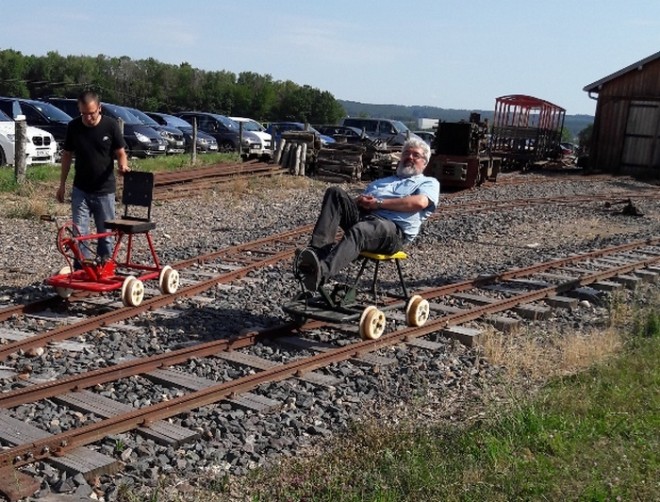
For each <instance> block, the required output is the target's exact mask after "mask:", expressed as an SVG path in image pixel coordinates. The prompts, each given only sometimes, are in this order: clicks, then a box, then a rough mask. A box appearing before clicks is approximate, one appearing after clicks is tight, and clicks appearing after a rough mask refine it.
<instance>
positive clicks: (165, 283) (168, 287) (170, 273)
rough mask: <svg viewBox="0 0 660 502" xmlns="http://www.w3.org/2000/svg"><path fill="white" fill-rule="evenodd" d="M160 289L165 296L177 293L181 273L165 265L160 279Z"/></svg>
mask: <svg viewBox="0 0 660 502" xmlns="http://www.w3.org/2000/svg"><path fill="white" fill-rule="evenodd" d="M158 288H159V289H160V292H161V293H163V294H164V295H171V294H173V293H176V290H177V289H179V272H177V271H176V270H174V269H173V268H172V267H170V266H169V265H165V266H164V267H163V269H162V270H161V271H160V275H159V277H158Z"/></svg>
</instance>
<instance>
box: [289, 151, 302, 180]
mask: <svg viewBox="0 0 660 502" xmlns="http://www.w3.org/2000/svg"><path fill="white" fill-rule="evenodd" d="M301 149H302V147H301V145H300V144H297V145H296V149H295V150H294V151H293V154H292V155H291V160H292V162H291V164H292V166H293V174H294V175H296V176H300V151H301Z"/></svg>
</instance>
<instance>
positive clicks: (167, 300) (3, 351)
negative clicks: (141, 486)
mask: <svg viewBox="0 0 660 502" xmlns="http://www.w3.org/2000/svg"><path fill="white" fill-rule="evenodd" d="M651 196H652V197H657V194H652V195H651ZM637 197H645V198H648V197H649V194H648V193H636V192H626V191H622V192H621V193H619V194H615V195H614V196H612V195H608V196H599V195H594V196H587V197H580V198H578V199H576V198H575V197H552V198H537V199H525V200H513V201H486V202H479V203H470V204H461V205H457V206H442V207H441V208H440V210H439V211H438V212H437V213H436V214H435V215H434V217H446V216H448V215H450V214H452V213H453V212H463V211H468V212H479V211H492V210H505V209H511V208H516V207H521V206H525V205H529V204H546V203H552V204H570V205H576V204H577V205H579V204H585V203H593V202H610V203H611V202H613V201H620V200H621V199H633V200H634V199H635V198H637ZM310 231H311V225H308V226H304V227H300V228H297V229H293V230H291V231H288V232H283V233H281V234H278V235H275V236H272V237H269V238H265V239H260V240H258V241H254V242H250V243H246V244H242V245H239V246H233V247H230V248H225V249H222V250H219V251H217V252H214V253H208V254H206V255H203V256H198V257H195V258H191V259H188V260H183V261H181V262H178V263H175V264H173V266H174V267H175V268H177V269H178V270H179V271H180V272H181V275H182V288H181V289H180V290H179V291H177V293H176V294H174V295H160V294H159V293H158V292H157V291H152V292H151V297H148V298H147V299H146V300H145V301H144V303H143V304H141V305H140V306H139V307H134V308H127V307H123V306H121V304H119V302H114V301H113V300H112V299H108V298H105V299H101V300H102V301H98V300H99V298H89V297H87V296H85V295H77V296H73V297H72V298H71V301H70V302H67V304H66V309H65V310H66V314H67V315H66V317H65V319H64V320H62V319H58V318H57V316H55V317H54V318H52V319H46V318H45V317H44V316H40V315H39V313H40V312H44V311H47V310H50V311H51V312H52V311H57V309H58V306H59V307H61V306H62V300H61V299H60V298H58V297H51V298H44V299H41V300H38V301H36V302H31V303H29V304H25V305H12V306H8V307H5V308H4V309H0V321H2V322H3V323H8V324H4V326H0V338H3V339H4V340H5V341H6V342H7V343H4V344H3V345H0V361H7V360H10V359H11V358H12V357H13V355H14V354H16V353H17V352H25V351H29V350H32V349H39V348H44V347H47V348H49V347H52V346H53V345H54V342H62V341H65V340H69V339H71V338H74V337H76V336H79V335H84V334H87V333H91V332H93V331H94V330H97V329H101V328H106V327H109V326H117V325H122V327H123V328H124V329H128V332H130V326H128V327H126V326H123V325H124V324H125V323H130V322H132V320H139V319H140V318H141V317H144V316H145V315H149V316H158V315H159V312H161V311H162V312H165V315H166V316H167V315H174V313H175V311H176V308H170V307H172V306H175V304H183V305H180V306H182V309H185V308H186V307H185V305H186V304H185V302H187V301H202V300H201V297H202V295H204V294H205V293H206V292H207V291H209V290H211V289H212V288H214V287H217V286H218V285H222V284H229V283H231V282H233V281H235V280H236V279H240V278H242V277H245V276H246V275H247V274H249V272H251V271H253V270H257V269H260V268H263V267H267V266H269V265H274V264H276V263H278V262H281V261H282V260H288V259H290V258H291V257H292V255H293V252H294V251H295V249H296V248H298V247H300V246H301V245H302V244H304V242H306V240H307V238H308V236H309V233H310ZM658 245H659V244H658V242H657V241H645V242H638V243H631V244H629V245H626V246H618V247H617V248H613V249H609V250H601V251H597V252H595V253H591V254H590V255H589V256H587V255H584V256H581V257H570V258H567V259H566V260H556V261H555V262H551V263H544V264H539V265H538V266H536V267H535V268H532V267H530V268H529V269H520V270H512V271H509V272H506V273H502V274H498V275H497V276H490V277H488V278H484V277H480V278H475V279H474V280H470V281H464V282H461V283H456V284H450V285H446V286H442V287H441V288H435V289H433V290H424V291H421V292H419V293H421V294H422V296H424V298H426V299H428V300H429V301H430V302H431V306H432V316H431V320H430V321H429V322H428V323H427V324H426V325H425V326H423V327H422V328H408V327H406V326H405V320H404V318H405V316H402V315H399V316H397V314H396V313H395V315H394V317H392V318H391V319H389V318H388V332H387V333H386V334H385V335H384V336H383V337H381V339H379V340H375V341H372V342H361V341H359V336H358V335H357V330H356V329H355V327H350V326H339V327H332V326H327V325H323V324H322V323H319V322H313V323H307V324H306V325H305V326H303V327H298V326H296V325H295V324H294V323H285V324H282V325H276V326H272V327H270V328H267V329H260V330H254V329H248V330H247V331H246V332H241V330H240V329H239V330H234V332H233V333H232V334H227V335H224V336H225V338H223V339H220V340H216V341H213V342H208V343H199V344H197V345H195V346H191V347H183V348H178V349H174V350H171V351H169V352H167V353H165V354H151V355H145V356H144V357H139V358H138V359H136V360H134V361H126V362H119V363H117V364H112V366H108V367H98V368H92V367H91V366H90V368H89V371H82V372H80V373H77V374H75V375H66V376H62V377H60V378H57V380H55V381H53V382H45V383H34V382H31V381H30V379H29V376H28V379H27V380H26V381H25V383H24V385H26V386H25V387H24V388H18V389H13V390H9V391H7V390H5V392H4V393H3V394H0V396H1V398H0V404H1V406H0V408H2V409H3V410H5V411H2V412H0V422H2V427H0V430H3V431H6V434H7V436H0V442H1V443H2V444H3V445H5V447H6V448H7V449H6V450H5V452H4V453H3V455H4V456H2V457H0V469H2V470H1V471H0V480H2V479H8V480H9V479H20V480H21V482H22V483H23V484H24V487H25V488H23V489H22V491H19V492H16V491H12V490H14V488H12V486H13V485H12V486H9V485H6V484H5V485H3V484H2V482H1V481H0V491H2V492H3V493H5V494H6V495H7V496H8V497H9V498H10V499H12V500H15V499H16V497H17V496H19V495H23V496H24V495H25V493H27V492H28V491H29V487H31V486H33V483H30V479H29V477H25V476H24V475H23V473H22V472H21V471H20V470H18V469H20V468H21V467H22V466H26V465H29V464H30V463H33V462H35V461H37V460H40V459H43V460H47V461H48V462H51V463H52V464H53V465H55V466H56V467H57V468H59V469H62V470H67V471H68V472H79V473H81V474H83V475H84V476H86V477H93V476H97V475H99V474H100V473H111V472H114V471H115V470H116V469H117V468H118V465H117V461H116V459H114V458H112V457H107V456H99V455H97V453H98V452H97V451H96V450H94V449H83V450H78V449H79V448H86V447H85V445H90V444H93V443H94V442H95V441H99V440H100V439H102V438H103V437H106V436H107V435H108V434H116V433H118V432H126V431H132V430H137V431H138V433H139V434H145V435H146V436H147V437H151V438H156V439H155V440H158V441H161V442H165V443H168V442H169V443H172V444H177V443H180V442H184V441H186V440H190V439H191V438H194V437H197V434H196V433H195V432H194V431H192V432H191V431H186V430H183V429H185V427H183V428H181V427H180V426H178V425H177V426H176V427H175V426H172V424H169V425H167V424H166V423H165V422H163V420H166V419H167V418H171V417H175V416H176V415H178V414H180V413H182V411H185V410H192V409H196V408H198V407H199V406H203V405H205V404H210V403H217V402H222V401H224V402H227V403H231V404H232V405H236V406H247V407H248V408H250V407H251V409H255V410H259V411H265V410H268V409H269V408H271V407H274V406H277V404H275V403H273V401H274V400H270V399H269V398H268V396H262V395H259V394H256V393H253V392H252V391H254V390H255V389H257V388H258V387H260V386H262V385H263V384H264V383H266V382H275V381H278V380H283V379H289V378H297V379H303V378H304V379H306V381H308V382H313V384H315V385H332V378H330V377H329V376H328V375H327V374H323V373H322V372H319V371H318V370H319V369H320V368H324V367H327V365H329V364H333V363H336V362H337V361H345V360H347V359H353V358H361V359H363V360H364V361H367V362H368V361H372V362H376V364H377V361H378V356H374V355H373V354H374V351H377V350H378V349H380V348H383V347H387V346H389V345H393V344H396V343H401V342H402V341H403V342H405V343H408V344H417V346H419V347H423V348H425V349H426V350H433V347H434V345H433V344H434V343H436V342H434V340H432V339H431V340H428V339H425V338H424V337H428V336H429V335H432V334H437V333H443V335H444V336H452V337H456V338H458V339H460V340H462V341H463V342H464V343H467V344H472V343H475V342H476V340H477V339H478V336H479V334H478V333H475V332H473V331H470V330H469V329H466V328H464V327H462V326H461V325H463V324H465V323H466V322H468V321H470V320H475V319H479V320H483V319H485V318H486V317H488V316H493V315H494V314H496V313H498V312H506V311H512V309H516V308H518V307H519V306H520V305H524V304H529V303H530V302H539V301H544V302H545V301H549V302H550V303H553V302H554V303H555V305H559V306H561V305H562V302H565V303H564V305H570V304H571V302H572V301H574V300H570V299H562V298H561V296H562V294H563V293H566V292H569V291H574V290H575V289H576V288H577V289H579V288H580V287H581V286H584V285H589V284H594V283H599V282H603V281H606V279H607V278H610V277H617V278H618V279H617V280H619V284H621V283H626V282H627V283H633V282H634V281H635V280H641V278H648V277H653V276H654V274H656V273H657V272H658V271H657V270H656V266H657V260H658V256H660V252H659V250H658ZM640 250H642V251H640ZM580 260H582V261H580ZM608 260H609V263H608ZM578 263H583V264H584V265H578ZM562 268H563V269H564V270H560V269H562ZM566 268H572V269H573V271H571V270H565V269H566ZM579 269H582V270H581V271H580V272H579V273H578V272H577V270H579ZM640 270H642V272H645V273H640V272H639V271H640ZM631 271H638V272H636V273H635V274H636V278H635V277H633V276H630V277H627V276H628V275H629V274H630V273H631ZM540 274H541V275H540ZM543 274H544V275H543ZM576 274H577V275H576ZM562 275H563V276H564V279H565V280H563V279H561V278H558V277H561V276H562ZM553 276H555V277H553ZM521 279H522V280H521ZM542 283H545V285H543V286H542ZM525 284H527V286H528V287H527V288H526V287H524V285H525ZM602 287H609V288H613V287H616V286H615V285H613V284H609V285H608V284H605V285H604V286H602ZM515 290H517V293H516V294H514V292H515ZM148 296H149V292H148ZM556 297H560V298H559V299H557V298H556ZM203 301H213V297H210V299H209V298H207V299H206V300H203ZM381 301H382V303H383V304H387V303H390V302H396V301H397V300H396V299H395V298H391V299H388V298H383V299H382V300H381ZM543 312H545V310H544V309H542V308H540V307H539V306H538V305H535V306H534V308H527V307H525V308H519V314H517V315H519V316H542V315H544V314H543ZM72 313H73V314H75V318H74V317H73V316H72V315H70V314H72ZM35 314H36V315H35ZM87 314H92V315H91V316H89V315H87ZM30 316H32V317H30ZM24 317H25V318H26V319H28V320H27V321H25V324H24V325H23V324H22V323H23V318H24ZM35 319H37V320H38V322H37V323H35ZM504 319H505V318H504V317H501V316H500V317H497V316H496V317H494V318H492V319H490V321H493V322H494V323H495V324H496V326H498V327H499V328H501V329H504V328H505V327H506V321H504ZM5 326H6V327H5ZM24 328H25V329H24ZM319 330H324V336H323V342H320V341H319V339H318V338H315V337H314V334H315V333H316V332H318V331H319ZM328 340H333V341H337V342H339V341H342V340H343V343H346V341H347V340H349V341H350V343H349V344H348V345H345V346H344V345H341V344H335V345H333V344H332V343H330V344H328ZM273 341H278V342H279V343H282V344H283V346H287V347H297V349H292V352H291V355H290V359H291V360H290V361H286V362H284V363H283V362H282V361H264V360H259V359H258V358H255V357H253V356H252V355H251V354H249V350H250V349H251V348H253V347H255V345H257V344H263V343H273ZM339 349H341V350H339ZM58 350H67V349H66V348H61V349H58ZM300 350H302V351H303V352H304V353H305V354H307V353H312V354H313V355H305V356H300V355H294V354H297V351H300ZM242 351H248V353H247V354H243V355H241V353H242ZM219 354H221V355H222V356H219ZM331 354H332V355H331ZM208 357H213V358H215V359H218V358H219V359H222V360H226V361H230V362H232V364H239V365H243V366H245V367H246V368H248V369H245V370H242V376H241V377H240V378H238V379H236V380H235V381H233V380H232V381H226V382H216V381H209V380H208V379H203V378H196V377H190V376H188V377H184V376H181V373H184V375H185V371H183V370H182V369H179V368H173V366H177V365H179V366H181V365H184V366H185V363H186V362H187V361H190V360H191V359H196V358H208ZM314 358H315V359H314ZM105 365H106V366H107V362H106V363H105ZM255 371H256V373H255ZM135 375H142V376H143V377H144V378H145V379H151V380H153V381H157V382H159V383H160V384H162V385H168V386H174V387H178V388H180V389H185V392H186V394H185V395H183V396H178V397H171V398H170V399H169V400H168V401H166V402H165V401H164V402H162V403H159V404H157V405H153V407H151V406H149V407H144V408H140V409H130V410H127V409H126V408H125V407H126V405H125V403H119V404H117V403H115V402H108V401H105V400H103V399H100V398H98V397H94V396H93V395H90V394H94V392H92V390H90V389H93V390H96V387H99V386H101V387H102V386H104V385H109V384H111V383H112V382H116V381H117V379H121V378H129V377H130V376H135ZM262 379H263V380H262ZM83 391H84V392H83ZM42 400H47V401H54V402H57V403H60V405H61V406H67V407H72V408H74V409H78V410H85V413H93V414H94V415H95V417H96V418H95V420H98V421H97V422H96V423H95V424H94V425H90V426H89V429H88V428H87V427H88V426H84V427H80V428H76V431H83V432H82V433H81V435H80V436H78V435H75V434H73V432H71V431H66V432H62V433H61V434H55V435H49V434H48V433H46V432H45V431H35V430H34V429H32V428H27V427H24V425H25V424H23V422H21V420H19V419H17V418H15V417H12V412H11V410H12V409H14V408H16V407H20V406H22V405H25V404H26V403H34V402H37V401H42ZM166 403H169V404H166ZM177 410H178V411H177ZM118 411H122V413H123V412H125V416H124V418H121V415H117V412H118ZM103 423H105V424H106V425H105V426H103V425H101V424H103ZM168 423H169V422H168ZM97 424H98V425H97ZM104 427H108V428H107V429H105V428H104ZM26 438H29V441H28V442H23V441H22V440H24V439H26Z"/></svg>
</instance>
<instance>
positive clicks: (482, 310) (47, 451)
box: [0, 256, 660, 467]
mask: <svg viewBox="0 0 660 502" xmlns="http://www.w3.org/2000/svg"><path fill="white" fill-rule="evenodd" d="M658 261H660V256H653V257H652V258H648V259H644V260H640V261H639V262H635V263H631V264H625V265H621V266H617V267H613V268H611V269H608V270H604V271H599V272H595V273H593V274H588V275H586V276H584V277H581V278H579V279H576V280H572V281H568V282H566V283H562V284H559V285H555V286H550V287H547V288H543V289H540V290H537V291H532V292H525V293H522V294H520V295H516V296H514V297H511V298H508V299H504V300H500V301H497V302H495V303H493V304H488V305H484V306H477V307H474V308H472V309H469V310H467V311H466V312H457V313H455V314H449V315H446V316H443V317H440V318H438V319H434V320H432V321H430V322H428V323H426V324H425V325H423V326H420V327H409V328H404V329H401V330H399V331H396V332H393V333H387V334H384V335H383V336H382V337H380V338H378V339H376V340H362V341H358V342H355V343H353V344H351V345H348V346H344V347H339V348H334V349H328V350H327V351H324V352H321V353H319V354H315V355H313V356H308V357H305V358H302V359H299V360H296V361H291V362H288V363H284V364H282V365H279V366H276V367H273V368H271V369H266V370H262V371H260V372H257V373H255V374H251V375H246V376H244V377H241V378H238V379H236V380H234V381H231V382H223V383H218V384H216V385H212V386H210V387H207V388H204V389H201V390H198V391H193V392H191V393H189V394H186V395H183V396H180V397H177V398H174V399H171V400H169V401H165V402H161V403H157V404H153V405H150V406H146V407H144V408H139V409H136V410H134V411H131V412H129V413H124V414H121V415H116V416H113V417H110V418H107V419H104V420H102V421H99V422H96V423H93V424H88V425H85V426H82V427H79V428H76V429H74V430H70V431H66V432H63V433H60V434H56V435H53V436H50V437H47V438H44V439H39V440H36V441H34V442H31V443H28V444H24V445H18V446H15V447H12V448H9V449H8V450H6V451H4V452H0V467H8V466H14V467H18V466H21V465H26V464H29V463H32V462H34V461H35V460H41V459H44V458H47V457H49V456H50V455H51V454H54V455H61V454H64V453H66V452H68V451H70V450H72V449H74V448H77V447H80V446H84V445H87V444H90V443H93V442H95V441H98V440H100V439H103V438H104V437H106V436H108V435H111V434H119V433H124V432H128V431H130V430H132V429H135V428H137V427H140V426H147V427H148V425H149V423H151V422H153V421H156V420H163V419H167V418H170V417H172V416H175V415H177V414H179V413H182V412H185V411H190V410H192V409H196V408H199V407H201V406H206V405H209V404H213V403H215V402H217V401H219V400H222V399H225V398H229V397H232V396H234V395H236V394H238V393H241V392H246V391H249V390H252V389H254V388H256V387H258V386H259V385H262V384H264V383H273V382H278V381H281V380H284V379H287V378H290V377H295V376H302V375H303V374H305V373H307V372H309V371H313V370H315V369H318V368H322V367H326V366H328V365H330V364H332V363H336V362H341V361H344V360H347V359H350V358H353V357H359V356H360V355H363V354H365V353H369V352H373V351H375V350H377V349H380V348H383V347H387V346H391V345H394V344H398V343H400V342H402V341H403V342H405V341H409V340H412V339H414V338H418V337H421V336H424V335H428V334H430V333H433V332H435V331H438V330H439V329H441V328H444V327H446V326H448V325H451V324H460V323H463V322H466V321H468V320H473V319H477V318H478V317H481V316H482V315H484V314H488V313H493V312H498V311H502V310H508V309H510V308H511V307H512V306H515V305H520V304H521V303H529V302H531V301H535V300H539V299H543V298H545V297H548V296H550V295H555V294H557V293H562V292H565V291H567V290H569V289H572V288H575V287H576V286H577V285H586V284H590V283H593V282H595V281H598V280H602V279H604V278H607V277H612V276H616V275H619V274H622V273H627V272H630V271H631V270H635V269H638V268H642V267H645V266H648V265H651V264H654V263H657V262H658Z"/></svg>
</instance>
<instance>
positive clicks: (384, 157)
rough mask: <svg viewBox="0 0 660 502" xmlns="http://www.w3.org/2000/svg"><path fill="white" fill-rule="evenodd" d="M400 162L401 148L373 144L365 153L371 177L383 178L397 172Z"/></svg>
mask: <svg viewBox="0 0 660 502" xmlns="http://www.w3.org/2000/svg"><path fill="white" fill-rule="evenodd" d="M399 160H401V146H390V145H387V144H383V143H381V142H373V143H371V144H370V145H369V147H368V148H367V152H366V153H365V158H364V165H365V166H367V170H368V172H369V175H370V176H372V177H374V178H382V177H383V176H389V175H390V174H393V173H394V172H395V171H396V166H397V165H398V163H399Z"/></svg>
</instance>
